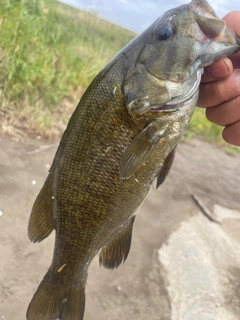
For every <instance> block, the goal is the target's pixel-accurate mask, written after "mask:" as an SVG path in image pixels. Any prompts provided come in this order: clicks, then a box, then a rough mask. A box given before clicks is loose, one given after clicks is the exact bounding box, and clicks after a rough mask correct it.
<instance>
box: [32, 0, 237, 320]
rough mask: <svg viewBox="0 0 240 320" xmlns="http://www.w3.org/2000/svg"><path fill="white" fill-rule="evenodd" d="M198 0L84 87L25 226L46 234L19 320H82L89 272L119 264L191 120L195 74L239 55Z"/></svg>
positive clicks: (171, 14) (36, 236) (37, 235)
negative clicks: (49, 251) (44, 262)
mask: <svg viewBox="0 0 240 320" xmlns="http://www.w3.org/2000/svg"><path fill="white" fill-rule="evenodd" d="M239 44H240V41H239V39H237V38H236V37H234V36H233V35H232V34H231V32H230V31H229V30H228V29H227V28H226V26H225V23H224V22H223V21H222V20H219V19H218V18H217V17H216V15H215V13H214V12H213V11H212V9H211V7H209V5H208V4H207V3H206V1H205V0H193V1H192V2H191V3H190V4H189V5H183V6H181V7H179V8H176V9H173V10H170V11H168V12H167V13H166V14H164V15H163V16H162V17H161V18H159V19H158V20H157V21H156V22H155V23H154V24H153V25H152V26H150V27H149V28H148V29H147V30H146V31H145V32H144V33H142V34H141V35H139V36H138V37H137V38H135V39H134V40H133V41H132V42H130V43H129V44H128V45H127V46H126V47H125V48H123V49H122V50H121V51H120V52H119V53H118V54H117V55H116V57H115V58H113V60H112V61H110V63H109V64H108V65H107V66H106V67H105V68H104V69H103V70H102V71H101V72H100V73H99V75H98V76H97V77H96V78H95V79H94V80H93V82H92V83H91V84H90V86H89V87H88V89H87V90H86V92H85V93H84V95H83V97H82V99H81V100H80V103H79V105H78V107H77V108H76V110H75V112H74V113H73V115H72V117H71V119H70V121H69V124H68V126H67V129H66V131H65V133H64V135H63V137H62V140H61V142H60V145H59V148H58V151H57V153H56V156H55V158H54V161H53V165H52V167H51V169H50V172H49V175H48V178H47V180H46V182H45V184H44V186H43V188H42V189H41V191H40V193H39V195H38V197H37V199H36V201H35V203H34V206H33V209H32V213H31V216H30V220H29V227H28V232H29V237H30V239H31V240H32V241H34V242H37V241H38V242H39V241H42V240H43V239H44V238H46V237H47V236H48V235H49V234H50V233H51V232H52V231H53V230H54V229H55V231H56V238H55V248H54V254H53V260H52V264H51V266H50V268H49V270H48V272H47V273H46V275H45V277H44V279H43V281H42V282H41V283H40V285H39V287H38V289H37V291H36V293H35V295H34V296H33V299H32V301H31V303H30V305H29V308H28V311H27V319H28V320H53V319H61V320H82V319H83V315H84V306H85V284H86V280H87V271H88V267H89V264H90V263H91V261H92V259H93V258H94V257H95V255H96V254H97V252H98V251H99V250H101V251H100V257H99V261H100V264H101V265H103V266H104V267H106V268H109V269H114V268H117V267H118V266H119V265H120V264H121V263H122V262H123V261H124V260H126V258H127V256H128V253H129V250H130V245H131V236H132V227H133V223H134V219H135V212H136V210H137V209H138V208H139V206H140V205H141V203H142V202H143V201H144V199H145V197H146V195H147V193H148V191H149V189H150V187H151V185H152V183H153V180H154V179H155V178H156V179H157V187H158V186H159V185H161V184H162V183H163V182H164V180H165V178H166V176H167V174H168V172H169V170H170V167H171V165H172V162H173V159H174V154H175V150H176V146H177V144H178V142H179V140H180V139H181V137H182V135H183V133H184V131H185V129H186V127H187V125H188V123H189V121H190V119H191V116H192V113H193V111H194V107H195V105H196V103H197V99H198V89H199V84H200V80H201V75H202V72H203V67H204V66H206V65H209V64H211V63H212V62H213V61H215V60H216V59H219V58H221V57H223V56H226V55H230V54H232V53H234V52H237V51H238V50H239V49H240V46H239Z"/></svg>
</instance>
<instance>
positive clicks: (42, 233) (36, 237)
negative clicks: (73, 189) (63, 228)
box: [28, 176, 54, 242]
mask: <svg viewBox="0 0 240 320" xmlns="http://www.w3.org/2000/svg"><path fill="white" fill-rule="evenodd" d="M52 201H53V200H52V183H51V180H50V176H48V179H47V180H46V182H45V184H44V186H43V187H42V189H41V191H40V192H39V194H38V196H37V198H36V200H35V202H34V204H33V208H32V212H31V215H30V219H29V223H28V236H29V239H30V240H31V241H32V242H40V241H42V240H43V239H45V238H46V237H48V236H49V235H50V233H51V232H52V231H53V229H54V227H53V211H52Z"/></svg>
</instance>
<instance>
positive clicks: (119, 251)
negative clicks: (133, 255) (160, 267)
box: [99, 216, 135, 269]
mask: <svg viewBox="0 0 240 320" xmlns="http://www.w3.org/2000/svg"><path fill="white" fill-rule="evenodd" d="M134 220H135V216H133V217H132V218H131V219H130V220H129V222H128V223H127V225H126V226H125V228H124V229H123V230H121V231H120V232H119V233H118V234H117V235H116V237H115V238H114V239H113V240H112V241H111V242H110V243H109V244H108V245H106V246H104V247H102V250H101V253H100V257H99V263H100V265H103V266H104V267H105V268H107V269H115V268H116V269H117V267H118V266H119V265H120V264H121V263H122V262H124V261H125V260H126V259H127V256H128V253H129V250H130V247H131V240H132V228H133V223H134Z"/></svg>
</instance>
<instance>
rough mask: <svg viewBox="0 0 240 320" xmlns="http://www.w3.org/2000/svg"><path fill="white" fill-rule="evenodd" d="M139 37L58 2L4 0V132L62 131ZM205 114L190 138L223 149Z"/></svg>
mask: <svg viewBox="0 0 240 320" xmlns="http://www.w3.org/2000/svg"><path fill="white" fill-rule="evenodd" d="M134 36H135V34H134V33H133V32H130V31H128V30H125V29H123V28H121V27H118V26H116V25H113V24H111V23H109V22H106V21H104V20H102V19H99V18H98V17H97V16H95V15H92V14H90V13H86V12H83V11H80V10H76V9H74V8H71V7H69V6H66V5H64V4H61V3H58V2H56V1H54V0H35V1H34V0H1V1H0V38H1V44H0V67H1V69H0V70H1V72H0V119H1V121H0V133H1V134H4V133H6V134H10V135H11V136H14V137H16V138H18V137H19V136H21V135H22V134H23V133H24V132H27V133H34V134H40V135H43V136H45V137H51V136H54V135H59V134H60V133H62V131H63V130H64V128H65V125H66V123H67V121H68V119H69V117H70V115H71V113H72V112H73V110H74V108H75V106H76V104H77V102H78V100H79V98H80V96H81V94H82V92H83V91H84V90H85V89H86V87H87V86H88V85H89V83H90V82H91V80H92V79H93V77H94V76H95V75H96V74H97V73H98V72H99V71H100V70H101V69H102V68H103V67H104V66H105V65H106V63H107V62H108V61H109V60H110V59H111V58H112V57H113V56H114V55H115V54H116V53H117V52H118V51H119V50H120V49H121V48H122V47H123V46H124V45H125V44H126V43H128V42H129V41H130V40H131V39H132V38H133V37H134ZM204 112H205V111H204V110H203V109H200V108H196V111H195V113H194V115H193V118H192V121H191V123H190V126H189V130H188V131H187V133H186V137H185V139H186V140H188V139H191V138H192V137H195V136H198V137H199V136H200V137H204V139H207V140H208V141H211V142H214V143H218V144H220V145H223V140H222V138H221V131H222V128H221V127H218V126H216V125H214V124H212V123H210V122H209V121H208V120H207V119H206V117H205V113H204ZM237 150H239V148H238V149H237ZM229 152H230V153H235V152H236V150H235V149H233V148H230V151H229Z"/></svg>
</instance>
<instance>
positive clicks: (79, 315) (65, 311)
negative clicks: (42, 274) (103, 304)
mask: <svg viewBox="0 0 240 320" xmlns="http://www.w3.org/2000/svg"><path fill="white" fill-rule="evenodd" d="M84 289H85V288H81V289H80V290H77V289H76V288H72V287H71V288H67V289H62V288H61V287H58V286H52V285H51V284H50V283H46V281H45V280H43V281H42V282H41V283H40V285H39V287H38V289H37V291H36V293H35V294H34V296H33V298H32V301H31V302H30V304H29V306H28V310H27V320H55V319H59V320H82V319H83V315H84V308H85V292H84Z"/></svg>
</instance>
